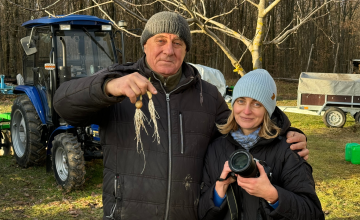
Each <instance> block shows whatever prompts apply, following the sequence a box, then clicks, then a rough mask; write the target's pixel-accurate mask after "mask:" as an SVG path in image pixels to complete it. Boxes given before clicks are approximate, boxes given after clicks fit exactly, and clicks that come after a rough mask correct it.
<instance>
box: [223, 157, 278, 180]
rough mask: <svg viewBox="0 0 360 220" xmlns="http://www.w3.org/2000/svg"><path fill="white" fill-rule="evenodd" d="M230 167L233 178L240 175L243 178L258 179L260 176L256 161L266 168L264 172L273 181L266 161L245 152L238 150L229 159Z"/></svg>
mask: <svg viewBox="0 0 360 220" xmlns="http://www.w3.org/2000/svg"><path fill="white" fill-rule="evenodd" d="M228 161H229V167H230V169H231V171H232V172H231V173H230V175H231V176H235V174H239V175H240V176H242V177H245V178H250V177H258V176H259V175H260V173H259V171H258V168H257V166H256V161H259V163H260V164H261V165H262V166H263V167H264V170H265V172H266V174H267V176H268V178H269V180H270V181H271V176H272V170H271V167H269V166H268V165H267V164H266V162H265V161H262V160H257V159H255V158H254V157H253V156H252V155H251V154H250V153H249V152H247V151H245V150H236V151H234V152H233V153H232V154H231V155H230V157H229V160H228Z"/></svg>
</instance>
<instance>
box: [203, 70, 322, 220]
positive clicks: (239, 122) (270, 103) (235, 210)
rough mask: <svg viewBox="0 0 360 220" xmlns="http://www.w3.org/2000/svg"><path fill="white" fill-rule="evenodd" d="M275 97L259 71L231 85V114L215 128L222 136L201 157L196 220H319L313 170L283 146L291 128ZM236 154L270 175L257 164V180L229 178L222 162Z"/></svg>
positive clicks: (272, 85) (265, 75)
mask: <svg viewBox="0 0 360 220" xmlns="http://www.w3.org/2000/svg"><path fill="white" fill-rule="evenodd" d="M276 94H277V92H276V84H275V82H274V80H273V78H272V77H271V76H270V74H269V73H268V72H267V71H266V70H262V69H258V70H254V71H251V72H249V73H248V74H246V75H245V76H243V77H242V78H241V79H240V80H239V81H238V82H237V84H236V85H235V88H234V90H233V99H232V103H231V104H232V107H233V108H232V113H231V115H230V116H229V118H228V120H227V123H226V124H224V125H218V129H219V131H220V132H221V133H222V134H223V136H222V137H220V138H218V139H216V140H214V141H213V142H212V143H211V144H210V146H209V148H208V152H207V154H206V157H205V163H204V173H203V182H204V183H203V184H204V185H203V187H202V190H201V197H200V203H199V217H200V219H217V220H220V219H239V220H240V219H249V220H257V219H304V220H310V219H324V214H323V212H322V209H321V204H320V201H319V199H318V197H317V195H316V193H315V184H314V179H313V177H312V168H311V166H310V165H309V164H308V163H307V162H306V161H305V160H304V159H302V158H301V157H300V156H299V155H298V154H297V153H296V152H294V151H292V150H291V149H290V148H289V144H288V143H286V137H285V134H286V131H287V130H288V129H289V127H290V122H289V120H288V118H287V117H286V115H285V114H284V113H283V112H282V111H281V110H279V109H278V108H277V107H276ZM270 117H271V119H270ZM235 150H243V151H247V152H249V153H250V154H251V155H252V156H253V157H254V158H256V159H258V160H261V161H265V162H266V164H267V165H268V166H269V167H271V169H272V171H271V172H272V175H270V174H269V172H268V173H266V172H265V170H264V167H263V166H262V165H260V164H259V162H256V166H257V169H258V175H257V176H258V177H250V178H245V177H242V176H240V175H238V174H235V176H234V177H228V175H229V173H231V169H230V168H229V163H228V161H227V160H228V159H229V156H230V155H231V154H232V153H233V152H234V151H235ZM268 175H269V176H271V178H270V179H271V181H270V180H269V177H268Z"/></svg>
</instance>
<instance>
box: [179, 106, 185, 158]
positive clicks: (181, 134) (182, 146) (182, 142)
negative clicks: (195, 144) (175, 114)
mask: <svg viewBox="0 0 360 220" xmlns="http://www.w3.org/2000/svg"><path fill="white" fill-rule="evenodd" d="M179 118H180V144H181V154H184V135H183V126H182V114H181V113H180V114H179Z"/></svg>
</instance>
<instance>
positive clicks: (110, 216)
mask: <svg viewBox="0 0 360 220" xmlns="http://www.w3.org/2000/svg"><path fill="white" fill-rule="evenodd" d="M118 179H119V174H116V175H115V179H114V194H115V203H114V205H113V206H112V207H111V210H110V215H108V216H105V217H106V218H109V219H115V218H114V214H115V210H116V205H117V202H118V201H117V199H118V198H117V193H116V188H117V182H118Z"/></svg>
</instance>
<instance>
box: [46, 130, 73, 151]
mask: <svg viewBox="0 0 360 220" xmlns="http://www.w3.org/2000/svg"><path fill="white" fill-rule="evenodd" d="M74 129H75V127H74V126H71V125H65V126H60V127H58V128H56V129H55V130H54V131H53V132H52V133H51V135H50V137H49V140H48V144H47V145H48V146H47V155H51V148H52V141H53V140H54V137H55V136H56V135H58V134H60V133H65V132H68V131H70V132H69V133H74V132H75V131H73V130H74Z"/></svg>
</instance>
